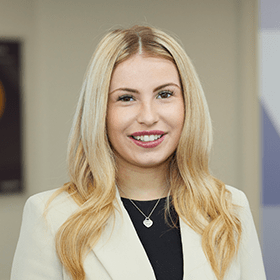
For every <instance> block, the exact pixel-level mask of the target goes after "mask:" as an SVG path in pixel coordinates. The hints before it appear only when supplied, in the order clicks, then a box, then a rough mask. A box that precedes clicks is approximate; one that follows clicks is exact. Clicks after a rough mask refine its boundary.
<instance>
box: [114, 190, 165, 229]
mask: <svg viewBox="0 0 280 280" xmlns="http://www.w3.org/2000/svg"><path fill="white" fill-rule="evenodd" d="M117 187H118V188H119V189H120V191H121V192H123V193H124V194H125V195H126V196H127V198H128V195H127V194H126V193H125V192H124V191H123V190H122V189H121V188H120V187H119V186H117ZM165 190H166V189H164V192H165ZM164 192H163V194H164ZM128 199H129V200H130V202H131V203H132V204H133V205H134V206H135V208H136V209H137V210H138V211H139V212H140V213H141V214H142V215H143V216H144V217H145V219H144V221H143V225H144V226H145V227H147V228H149V227H151V226H152V225H153V223H154V222H153V221H152V220H151V219H150V217H151V215H152V214H153V212H154V211H155V209H156V207H157V206H158V204H159V202H160V200H161V198H159V199H158V201H157V202H156V204H155V206H154V208H153V209H152V211H151V212H150V214H149V215H148V216H147V215H145V214H144V213H143V211H142V210H141V209H140V208H139V207H138V206H137V205H136V204H135V203H134V202H133V201H132V200H131V199H130V198H128Z"/></svg>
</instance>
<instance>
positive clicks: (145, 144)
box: [129, 133, 166, 148]
mask: <svg viewBox="0 0 280 280" xmlns="http://www.w3.org/2000/svg"><path fill="white" fill-rule="evenodd" d="M152 134H153V133H152ZM152 134H149V135H152ZM141 135H143V134H141ZM141 135H135V136H141ZM145 135H147V134H145ZM165 135H166V134H164V135H163V136H162V137H161V138H159V139H157V140H154V141H151V142H142V141H140V140H136V139H134V138H133V137H129V138H130V139H131V140H132V141H133V142H134V144H136V145H137V146H140V147H142V148H155V147H157V146H158V145H159V144H160V143H161V142H162V141H163V140H164V138H165ZM133 136H134V135H133Z"/></svg>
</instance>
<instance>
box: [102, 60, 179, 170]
mask: <svg viewBox="0 0 280 280" xmlns="http://www.w3.org/2000/svg"><path fill="white" fill-rule="evenodd" d="M183 123H184V101H183V95H182V89H181V84H180V79H179V74H178V71H177V68H176V67H175V65H174V64H173V63H172V62H171V61H169V60H166V59H163V58H156V57H145V56H142V55H138V54H137V55H134V56H132V57H131V58H129V59H128V60H126V61H124V62H122V63H120V64H119V65H118V66H117V67H116V69H115V70H114V72H113V75H112V79H111V83H110V90H109V99H108V111H107V133H108V137H109V141H110V143H111V146H112V148H113V150H114V152H115V155H116V159H117V163H121V164H123V165H134V166H138V167H143V168H149V167H156V166H160V165H162V164H166V163H167V162H168V159H169V158H170V156H171V155H172V154H173V153H174V151H175V150H176V148H177V145H178V142H179V138H180V135H181V131H182V128H183Z"/></svg>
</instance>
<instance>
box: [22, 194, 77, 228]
mask: <svg viewBox="0 0 280 280" xmlns="http://www.w3.org/2000/svg"><path fill="white" fill-rule="evenodd" d="M78 208H79V206H78V205H77V204H76V203H75V202H74V200H73V199H72V197H71V196H70V195H69V194H68V193H67V192H65V191H64V192H60V193H59V189H53V190H49V191H45V192H41V193H37V194H35V195H32V196H31V197H29V198H28V200H27V201H26V203H25V206H24V216H23V218H24V217H26V218H27V219H33V220H41V219H44V217H45V219H46V221H47V222H48V224H49V225H50V224H51V226H52V227H53V228H54V229H58V228H59V227H60V226H61V225H62V224H63V223H64V222H65V221H66V220H67V219H68V218H69V217H70V216H71V215H72V214H73V213H74V212H75V211H76V210H77V209H78Z"/></svg>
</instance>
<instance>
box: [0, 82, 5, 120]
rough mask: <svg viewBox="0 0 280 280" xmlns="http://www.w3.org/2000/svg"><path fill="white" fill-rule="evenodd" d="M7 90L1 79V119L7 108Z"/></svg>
mask: <svg viewBox="0 0 280 280" xmlns="http://www.w3.org/2000/svg"><path fill="white" fill-rule="evenodd" d="M5 101H6V98H5V90H4V86H3V84H2V82H1V81H0V119H1V117H2V116H3V113H4V110H5Z"/></svg>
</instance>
